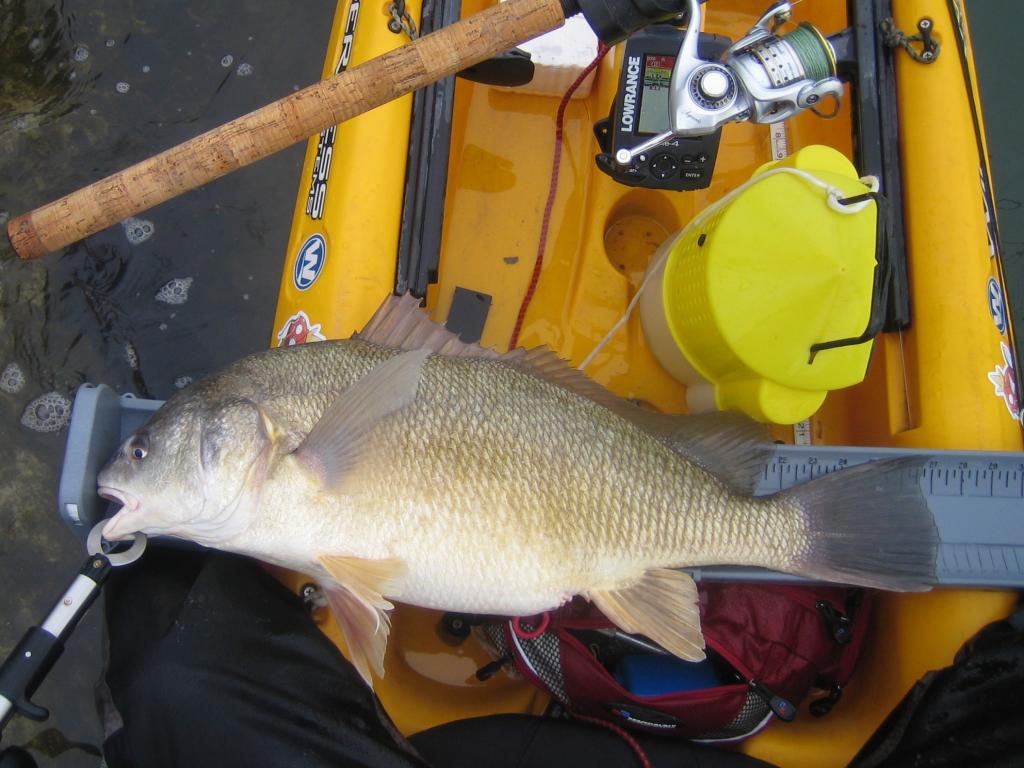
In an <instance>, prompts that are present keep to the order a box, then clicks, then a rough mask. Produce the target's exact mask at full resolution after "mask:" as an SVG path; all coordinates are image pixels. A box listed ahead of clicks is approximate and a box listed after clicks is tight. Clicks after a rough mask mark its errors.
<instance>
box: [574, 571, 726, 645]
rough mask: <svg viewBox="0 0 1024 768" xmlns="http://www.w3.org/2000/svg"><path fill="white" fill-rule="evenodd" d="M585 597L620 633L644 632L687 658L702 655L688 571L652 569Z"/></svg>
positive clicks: (693, 587) (694, 591) (697, 613)
mask: <svg viewBox="0 0 1024 768" xmlns="http://www.w3.org/2000/svg"><path fill="white" fill-rule="evenodd" d="M587 597H588V598H589V599H590V600H591V601H593V603H594V604H595V605H596V606H597V607H598V608H599V609H600V610H601V613H603V614H604V615H605V616H606V617H607V618H608V620H609V621H611V622H612V623H614V624H615V625H616V626H617V627H618V628H619V629H621V630H622V631H623V632H629V633H630V634H641V635H646V636H647V637H649V638H650V639H651V640H653V641H654V642H656V643H658V645H660V646H661V647H662V648H664V649H665V650H666V651H668V652H669V653H671V654H673V655H675V656H678V657H679V658H681V659H686V660H687V661H701V660H702V659H704V658H705V656H706V654H705V653H704V636H703V635H702V634H701V631H700V609H699V605H698V598H697V585H696V584H695V583H694V582H693V579H692V578H691V577H690V575H689V574H687V573H684V572H683V571H675V570H671V569H668V568H652V569H650V570H648V571H646V572H645V573H644V575H643V576H641V577H640V580H639V581H637V582H634V583H632V584H630V585H629V586H627V587H624V588H617V587H611V588H606V589H591V590H590V591H588V592H587Z"/></svg>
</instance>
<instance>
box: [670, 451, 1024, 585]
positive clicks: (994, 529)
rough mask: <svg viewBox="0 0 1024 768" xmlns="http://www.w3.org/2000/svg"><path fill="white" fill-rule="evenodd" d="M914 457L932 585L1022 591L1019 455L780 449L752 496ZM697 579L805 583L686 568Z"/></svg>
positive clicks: (754, 571)
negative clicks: (934, 550)
mask: <svg viewBox="0 0 1024 768" xmlns="http://www.w3.org/2000/svg"><path fill="white" fill-rule="evenodd" d="M900 456H920V457H922V458H923V459H924V467H923V468H922V469H921V491H922V493H923V494H924V496H925V499H926V500H927V501H928V506H929V508H930V509H931V511H932V513H933V514H934V515H935V524H936V525H937V526H938V529H939V540H940V544H939V553H938V562H937V563H936V570H937V573H938V578H939V584H942V585H944V586H950V587H952V586H961V587H1007V588H1024V453H1008V452H997V451H993V452H987V451H923V450H921V451H918V450H913V451H911V450H904V449H899V448H850V447H836V446H824V445H799V446H798V445H780V446H778V447H777V449H776V451H775V454H774V456H773V457H772V459H771V460H770V461H769V462H768V464H767V465H766V466H765V467H764V470H763V471H762V475H761V480H760V482H759V483H758V485H757V490H756V491H755V493H757V494H758V495H766V494H771V493H776V492H778V491H781V490H784V489H786V488H790V487H792V486H794V485H796V484H797V483H802V482H805V481H807V480H812V479H813V478H816V477H820V476H822V475H825V474H828V473H830V472H836V471H840V470H842V469H843V468H845V467H852V466H856V465H857V464H863V463H865V462H868V461H873V460H876V459H891V458H897V457H900ZM688 570H690V572H691V573H692V574H693V575H694V578H696V579H698V580H700V579H704V580H709V581H710V580H714V581H721V580H729V581H736V580H742V581H786V582H801V581H806V579H802V578H800V577H798V576H790V575H788V574H783V573H776V572H774V571H766V570H764V569H761V568H743V567H738V566H710V567H703V568H693V569H688Z"/></svg>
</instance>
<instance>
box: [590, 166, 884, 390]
mask: <svg viewBox="0 0 1024 768" xmlns="http://www.w3.org/2000/svg"><path fill="white" fill-rule="evenodd" d="M780 173H788V174H789V175H791V176H796V177H797V178H800V179H803V180H804V181H806V182H807V183H809V184H812V185H814V186H815V187H818V188H819V189H821V190H823V191H824V192H825V200H826V202H827V204H828V207H829V208H831V209H832V210H833V211H836V212H838V213H844V214H854V213H860V212H861V211H863V210H864V208H865V207H867V206H868V205H869V204H870V203H872V202H874V201H873V200H870V199H868V200H861V201H860V202H857V203H851V204H849V205H842V204H840V202H839V201H840V200H842V199H843V198H846V197H849V196H850V195H847V194H846V193H845V192H843V190H841V189H839V188H838V187H834V186H832V185H831V184H829V183H828V182H825V181H822V180H821V179H819V178H818V177H817V176H815V175H814V174H813V173H808V172H807V171H802V170H800V169H799V168H772V169H771V170H770V171H765V172H764V173H762V174H760V175H758V176H755V177H754V178H752V179H749V180H748V181H746V182H744V183H743V184H741V185H740V186H738V187H736V189H734V190H733V191H732V192H730V193H729V194H727V195H726V196H725V197H723V198H722V199H721V200H716V201H715V202H714V203H712V204H711V205H709V206H708V207H707V208H705V209H704V210H703V211H701V212H700V213H698V214H697V215H696V216H694V217H693V219H692V220H691V221H690V223H689V224H687V225H686V228H685V229H684V230H683V233H686V232H689V231H690V230H692V229H694V228H696V227H699V226H701V225H702V224H703V223H704V222H705V221H706V220H707V219H708V218H709V217H710V216H712V215H713V214H715V213H717V212H718V210H719V209H720V208H722V207H724V206H726V205H728V204H729V203H730V202H732V201H733V200H734V199H736V197H737V196H738V195H739V194H740V193H742V192H745V191H746V190H748V189H750V187H752V186H754V185H755V184H757V183H758V182H761V181H764V180H765V179H767V178H770V177H772V176H777V175H778V174H780ZM860 182H861V183H862V184H864V185H865V186H867V187H868V188H869V189H870V190H871V191H872V192H877V191H878V178H877V177H875V176H862V177H861V178H860ZM683 233H680V234H679V235H677V239H678V238H679V237H682V234H683ZM669 251H670V249H668V248H666V249H665V250H664V251H663V252H662V254H661V256H659V257H658V260H657V261H656V262H654V263H653V264H651V265H650V266H649V267H648V268H647V274H646V275H644V279H643V281H642V282H641V283H640V287H639V288H637V291H636V293H635V294H634V295H633V298H632V299H630V301H629V304H628V305H627V306H626V311H625V313H624V314H623V315H622V317H620V318H619V319H618V320H617V321H616V322H615V324H614V325H613V326H612V327H611V328H610V329H609V330H608V333H606V334H605V336H604V338H603V339H601V341H599V342H598V343H597V346H595V347H594V348H593V349H592V350H591V351H590V354H589V355H587V356H586V357H585V358H583V362H581V363H580V364H579V370H581V371H582V370H584V369H585V368H586V367H587V366H588V365H590V364H591V363H592V362H594V358H595V357H597V356H598V355H599V354H600V353H601V350H603V349H604V348H605V347H606V346H607V345H608V342H609V341H611V340H612V339H613V338H614V337H615V334H617V333H618V332H619V331H620V330H621V329H622V327H623V326H624V325H625V324H626V323H627V322H629V318H630V316H631V315H632V314H633V310H634V309H636V305H637V304H638V303H639V302H640V297H641V296H643V293H644V291H645V290H647V285H648V284H649V283H650V281H651V278H652V277H653V276H654V275H656V274H657V273H658V270H659V269H661V266H662V264H664V262H665V259H667V258H668V254H669Z"/></svg>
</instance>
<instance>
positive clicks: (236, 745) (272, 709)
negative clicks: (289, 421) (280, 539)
mask: <svg viewBox="0 0 1024 768" xmlns="http://www.w3.org/2000/svg"><path fill="white" fill-rule="evenodd" d="M106 613H107V628H108V633H109V661H108V669H107V673H106V679H105V682H106V684H107V685H108V687H109V691H110V694H111V698H112V701H113V704H114V705H115V707H116V710H117V712H116V714H111V715H109V716H107V717H106V718H105V719H106V721H107V722H108V723H113V725H114V727H117V726H118V725H120V727H119V728H117V730H116V731H115V732H114V733H112V734H111V735H110V737H109V738H108V739H107V741H106V743H105V745H104V748H105V752H106V755H107V761H108V764H109V765H110V766H111V768H125V767H128V766H147V768H148V767H149V766H161V765H167V766H182V765H187V766H193V767H196V768H199V767H200V766H219V767H223V766H234V765H237V766H243V765H244V766H256V765H259V766H292V765H294V766H303V767H304V768H315V766H340V765H345V766H348V765H365V766H389V767H390V766H418V765H422V764H423V763H422V762H421V761H420V760H419V759H418V758H417V757H415V756H414V755H413V754H412V752H411V750H410V748H409V747H408V746H407V745H404V744H400V743H399V742H398V741H396V739H394V738H393V737H392V735H391V734H392V733H393V730H391V729H390V728H389V724H385V723H384V722H383V721H382V716H381V715H379V714H378V712H379V711H380V710H379V707H378V705H377V702H376V699H375V697H374V696H373V694H372V692H371V691H370V690H369V689H368V688H367V687H366V685H365V684H364V683H363V682H362V680H361V678H360V677H359V675H358V674H357V673H356V671H355V670H354V669H353V667H352V666H351V665H350V664H349V663H348V662H347V661H346V660H345V659H344V657H343V656H342V655H341V654H340V652H339V651H338V650H337V649H336V648H335V647H334V645H332V644H331V642H330V641H329V640H328V639H327V638H326V637H325V636H324V635H323V634H322V633H321V632H320V631H319V630H318V629H317V628H316V625H315V624H314V623H313V622H312V621H311V619H310V618H309V616H308V615H307V612H306V610H305V608H304V607H303V606H302V603H301V601H300V600H299V598H298V597H297V596H296V595H294V594H292V593H291V592H289V591H288V590H287V589H285V588H284V587H283V586H281V585H280V584H279V583H278V582H277V581H276V580H275V579H274V578H273V577H271V576H270V575H269V574H267V573H266V572H265V571H264V570H263V569H262V568H261V567H260V566H259V565H258V564H256V563H255V562H252V561H250V560H247V559H245V558H241V557H236V556H233V555H226V554H223V553H220V552H195V551H186V550H177V549H169V548H161V547H151V548H150V549H149V551H147V552H146V555H145V557H143V558H142V559H141V560H140V561H139V563H137V564H135V565H134V566H133V567H131V568H126V569H125V570H124V572H122V573H117V574H115V575H114V576H112V578H111V580H110V582H109V583H108V585H107V589H106ZM118 718H119V719H120V720H118Z"/></svg>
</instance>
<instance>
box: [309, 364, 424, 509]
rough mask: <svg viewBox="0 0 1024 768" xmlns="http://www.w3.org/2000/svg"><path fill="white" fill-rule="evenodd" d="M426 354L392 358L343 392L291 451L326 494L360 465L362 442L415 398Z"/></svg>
mask: <svg viewBox="0 0 1024 768" xmlns="http://www.w3.org/2000/svg"><path fill="white" fill-rule="evenodd" d="M429 355H430V350H428V349H418V350H414V351H411V352H405V353H403V354H401V355H396V356H395V357H392V358H390V359H388V360H385V361H384V362H382V363H380V364H379V365H377V366H375V367H374V368H373V370H371V371H370V372H369V373H368V374H366V375H365V376H363V378H361V379H359V381H357V382H356V383H355V384H353V385H352V386H351V387H349V388H348V389H346V390H345V391H344V392H343V393H341V395H339V396H338V399H337V400H335V402H334V404H333V405H331V406H330V407H329V408H328V409H327V411H326V412H325V413H324V415H323V416H322V417H321V418H320V421H318V422H317V423H316V424H315V425H314V426H313V429H312V430H310V432H309V434H308V435H306V439H305V440H303V441H302V444H301V445H299V447H298V448H296V449H295V458H296V459H298V460H299V461H300V462H301V463H302V464H304V465H305V466H306V467H307V468H308V469H310V470H311V471H312V472H313V474H314V475H316V476H317V477H318V478H319V480H320V482H321V484H322V486H323V488H324V489H325V490H336V489H337V488H338V486H339V485H340V484H341V482H342V480H344V478H345V476H346V473H347V472H348V470H350V469H351V468H352V467H353V466H354V465H355V464H356V463H357V462H358V461H359V459H360V457H361V456H362V453H363V445H364V439H365V437H366V435H367V434H368V433H369V432H370V430H371V429H372V428H373V427H374V426H375V425H376V424H378V423H379V422H380V421H381V419H383V418H384V417H386V416H388V415H390V414H392V413H395V412H396V411H399V410H401V409H402V408H405V407H406V406H408V405H410V404H411V403H412V402H413V400H415V398H416V391H417V388H418V387H419V381H420V374H421V372H422V370H423V362H424V361H425V360H426V359H427V357H428V356H429Z"/></svg>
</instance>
